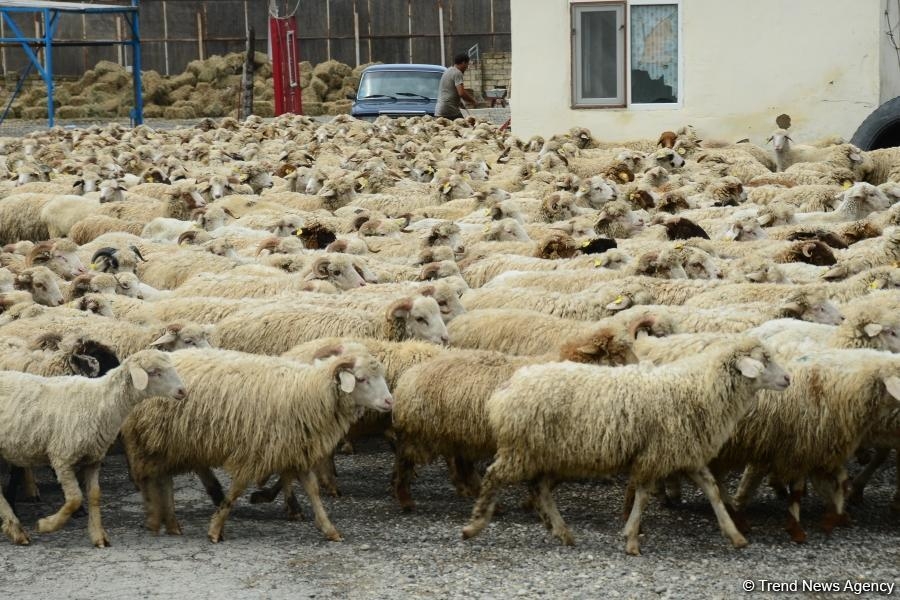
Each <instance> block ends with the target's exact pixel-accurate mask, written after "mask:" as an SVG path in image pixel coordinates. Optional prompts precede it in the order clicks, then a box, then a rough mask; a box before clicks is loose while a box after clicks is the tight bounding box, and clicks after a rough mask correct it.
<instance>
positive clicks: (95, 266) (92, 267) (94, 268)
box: [91, 263, 97, 271]
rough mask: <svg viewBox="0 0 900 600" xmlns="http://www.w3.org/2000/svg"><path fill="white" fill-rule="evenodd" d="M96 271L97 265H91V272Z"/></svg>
mask: <svg viewBox="0 0 900 600" xmlns="http://www.w3.org/2000/svg"><path fill="white" fill-rule="evenodd" d="M96 270H97V263H91V271H96Z"/></svg>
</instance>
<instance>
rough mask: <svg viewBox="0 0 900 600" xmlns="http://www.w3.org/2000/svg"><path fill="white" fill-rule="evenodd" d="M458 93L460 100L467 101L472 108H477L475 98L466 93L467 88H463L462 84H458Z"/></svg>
mask: <svg viewBox="0 0 900 600" xmlns="http://www.w3.org/2000/svg"><path fill="white" fill-rule="evenodd" d="M456 92H457V93H458V94H459V97H460V98H462V99H463V100H465V101H466V102H468V103H469V104H471V105H472V106H475V98H473V97H472V95H471V94H469V92H467V91H466V88H465V87H463V84H461V83H457V84H456Z"/></svg>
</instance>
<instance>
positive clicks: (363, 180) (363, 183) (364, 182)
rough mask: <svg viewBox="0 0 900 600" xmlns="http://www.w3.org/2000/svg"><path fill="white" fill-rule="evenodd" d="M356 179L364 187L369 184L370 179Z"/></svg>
mask: <svg viewBox="0 0 900 600" xmlns="http://www.w3.org/2000/svg"><path fill="white" fill-rule="evenodd" d="M356 181H358V182H359V185H361V186H362V187H366V186H367V185H369V180H368V179H366V178H365V177H360V178H359V179H357V180H356Z"/></svg>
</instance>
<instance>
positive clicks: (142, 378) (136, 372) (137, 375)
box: [128, 366, 150, 392]
mask: <svg viewBox="0 0 900 600" xmlns="http://www.w3.org/2000/svg"><path fill="white" fill-rule="evenodd" d="M128 373H129V375H131V383H133V384H134V389H136V390H138V391H140V392H142V391H144V390H146V389H147V384H148V383H149V382H150V377H149V376H148V375H147V371H145V370H143V369H142V368H140V367H138V366H132V367H130V368H129V369H128Z"/></svg>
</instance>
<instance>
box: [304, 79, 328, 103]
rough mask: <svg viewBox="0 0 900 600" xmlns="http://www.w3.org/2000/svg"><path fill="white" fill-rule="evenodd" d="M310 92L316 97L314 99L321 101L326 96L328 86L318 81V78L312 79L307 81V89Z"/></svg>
mask: <svg viewBox="0 0 900 600" xmlns="http://www.w3.org/2000/svg"><path fill="white" fill-rule="evenodd" d="M308 89H310V90H312V93H314V94H315V95H316V98H318V99H319V101H321V100H322V99H323V98H324V97H325V95H326V94H328V84H327V83H325V82H324V81H322V80H321V79H319V78H318V77H313V78H312V79H311V80H310V81H309V88H308Z"/></svg>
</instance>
